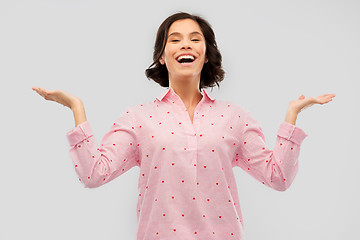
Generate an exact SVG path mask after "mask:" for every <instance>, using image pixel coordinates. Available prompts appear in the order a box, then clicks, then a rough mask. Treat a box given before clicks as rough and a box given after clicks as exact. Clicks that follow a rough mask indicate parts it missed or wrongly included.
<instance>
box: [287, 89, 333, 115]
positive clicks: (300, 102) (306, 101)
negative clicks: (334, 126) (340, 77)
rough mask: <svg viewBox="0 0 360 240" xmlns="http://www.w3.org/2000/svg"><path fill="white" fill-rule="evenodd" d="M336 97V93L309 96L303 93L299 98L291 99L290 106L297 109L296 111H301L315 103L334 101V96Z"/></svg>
mask: <svg viewBox="0 0 360 240" xmlns="http://www.w3.org/2000/svg"><path fill="white" fill-rule="evenodd" d="M333 97H335V94H334V93H332V94H323V95H321V96H318V97H307V98H305V96H304V95H301V96H300V97H299V98H298V99H297V100H293V101H290V103H289V108H291V109H293V110H295V111H296V112H298V113H299V112H301V111H302V110H304V109H306V108H308V107H310V106H312V105H314V104H324V103H328V102H330V101H332V98H333Z"/></svg>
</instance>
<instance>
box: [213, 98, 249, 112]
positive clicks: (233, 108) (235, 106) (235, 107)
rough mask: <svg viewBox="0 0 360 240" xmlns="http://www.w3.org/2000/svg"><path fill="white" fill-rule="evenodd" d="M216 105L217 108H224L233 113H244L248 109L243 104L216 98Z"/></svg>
mask: <svg viewBox="0 0 360 240" xmlns="http://www.w3.org/2000/svg"><path fill="white" fill-rule="evenodd" d="M216 105H217V106H218V107H219V108H222V109H226V110H227V111H229V112H231V113H233V114H239V115H245V114H247V113H248V111H247V110H246V109H245V108H244V107H243V106H241V105H240V104H239V103H236V102H233V101H229V100H218V99H217V100H216Z"/></svg>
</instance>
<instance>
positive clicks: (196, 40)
mask: <svg viewBox="0 0 360 240" xmlns="http://www.w3.org/2000/svg"><path fill="white" fill-rule="evenodd" d="M191 41H195V42H198V41H200V40H199V39H193V40H191Z"/></svg>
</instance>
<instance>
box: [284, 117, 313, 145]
mask: <svg viewBox="0 0 360 240" xmlns="http://www.w3.org/2000/svg"><path fill="white" fill-rule="evenodd" d="M277 135H278V136H279V137H282V138H285V139H286V140H289V141H292V142H294V143H296V144H298V145H301V143H302V142H303V140H304V139H305V138H306V137H307V136H308V135H307V134H306V133H305V132H304V130H302V129H301V128H300V127H298V126H295V125H293V124H291V123H288V122H286V121H284V122H282V123H281V124H280V127H279V130H278V133H277Z"/></svg>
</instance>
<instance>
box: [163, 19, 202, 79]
mask: <svg viewBox="0 0 360 240" xmlns="http://www.w3.org/2000/svg"><path fill="white" fill-rule="evenodd" d="M205 55H206V42H205V37H204V35H203V33H202V31H201V29H200V26H199V24H198V23H197V22H196V21H194V20H192V19H181V20H177V21H175V22H173V23H172V24H171V26H170V28H169V31H168V39H167V42H166V45H165V49H164V53H163V55H162V56H161V58H160V60H159V61H160V63H161V64H165V65H166V68H167V70H168V73H169V79H173V78H179V77H185V78H189V77H190V78H193V77H196V78H197V79H200V74H201V70H202V68H203V66H204V63H205V62H206V61H207V59H206V56H205Z"/></svg>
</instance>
